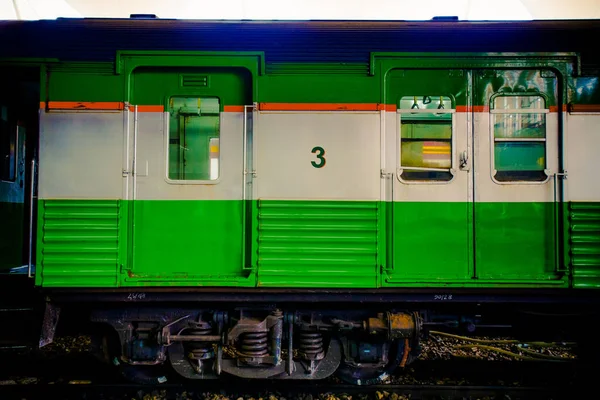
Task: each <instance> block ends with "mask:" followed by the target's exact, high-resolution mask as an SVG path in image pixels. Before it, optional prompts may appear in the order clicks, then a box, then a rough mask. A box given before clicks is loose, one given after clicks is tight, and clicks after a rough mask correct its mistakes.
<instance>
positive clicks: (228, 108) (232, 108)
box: [223, 106, 244, 112]
mask: <svg viewBox="0 0 600 400" xmlns="http://www.w3.org/2000/svg"><path fill="white" fill-rule="evenodd" d="M223 111H224V112H244V106H223Z"/></svg>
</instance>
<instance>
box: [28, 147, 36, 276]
mask: <svg viewBox="0 0 600 400" xmlns="http://www.w3.org/2000/svg"><path fill="white" fill-rule="evenodd" d="M34 184H35V157H34V158H33V159H32V160H31V187H30V189H29V260H28V262H27V277H28V278H32V277H33V275H32V274H31V267H32V258H33V243H32V242H33V208H34V206H33V192H34Z"/></svg>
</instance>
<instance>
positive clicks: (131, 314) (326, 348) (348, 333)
mask: <svg viewBox="0 0 600 400" xmlns="http://www.w3.org/2000/svg"><path fill="white" fill-rule="evenodd" d="M92 321H94V322H96V323H103V324H106V325H107V326H110V327H111V328H110V329H109V330H108V331H106V332H105V333H104V335H105V336H107V337H112V340H108V339H107V338H106V337H105V338H104V340H103V341H102V343H104V349H103V354H105V355H106V357H105V358H106V359H107V360H110V361H111V362H112V363H114V364H116V365H119V366H120V367H121V368H125V369H126V370H127V371H128V373H127V374H126V375H128V377H129V378H131V376H132V374H131V371H136V373H138V372H139V371H150V372H151V374H150V375H152V376H154V375H155V374H153V373H152V371H159V370H160V371H162V370H163V369H164V368H165V367H166V368H169V369H170V370H172V371H175V372H176V373H177V374H178V375H179V376H181V377H184V378H187V379H218V378H219V377H220V376H223V375H233V376H236V377H240V378H253V379H310V380H318V379H324V378H327V377H329V376H331V375H332V374H334V373H336V372H337V373H338V375H339V376H340V378H342V379H343V380H345V381H347V382H350V383H353V384H370V383H378V382H381V381H383V380H385V378H386V377H387V376H389V374H390V373H391V372H392V371H393V370H395V369H396V368H398V367H403V366H405V365H407V364H409V363H410V362H411V361H412V360H414V359H415V358H416V357H417V353H418V338H419V332H420V329H421V325H422V322H421V319H420V316H419V314H418V313H413V312H407V311H382V312H368V311H347V310H344V311H339V312H337V311H319V312H315V311H305V310H283V309H279V308H237V309H232V310H226V311H225V310H218V311H215V310H193V309H187V310H182V309H165V310H156V309H155V310H152V311H148V310H145V309H127V310H113V311H108V310H103V311H97V312H93V313H92ZM111 342H112V343H113V344H112V345H110V343H111ZM108 347H110V349H108ZM153 367H156V368H153ZM161 373H162V372H161ZM133 376H135V374H133ZM133 380H136V379H133ZM137 380H142V381H148V380H150V381H153V380H154V378H152V379H150V378H148V374H143V378H141V379H137ZM159 382H160V379H159Z"/></svg>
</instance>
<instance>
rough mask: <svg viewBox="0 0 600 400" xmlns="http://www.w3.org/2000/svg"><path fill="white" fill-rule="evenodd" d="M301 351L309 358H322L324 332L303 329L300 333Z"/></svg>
mask: <svg viewBox="0 0 600 400" xmlns="http://www.w3.org/2000/svg"><path fill="white" fill-rule="evenodd" d="M298 336H299V337H298V343H299V349H298V350H299V351H300V353H302V354H304V356H305V357H306V358H307V359H308V360H320V359H322V358H323V356H324V352H323V334H322V333H320V332H309V331H301V332H300V333H299V335H298Z"/></svg>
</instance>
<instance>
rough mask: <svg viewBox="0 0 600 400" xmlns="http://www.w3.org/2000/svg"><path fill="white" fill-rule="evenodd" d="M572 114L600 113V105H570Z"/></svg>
mask: <svg viewBox="0 0 600 400" xmlns="http://www.w3.org/2000/svg"><path fill="white" fill-rule="evenodd" d="M569 111H570V112H600V104H569Z"/></svg>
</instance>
